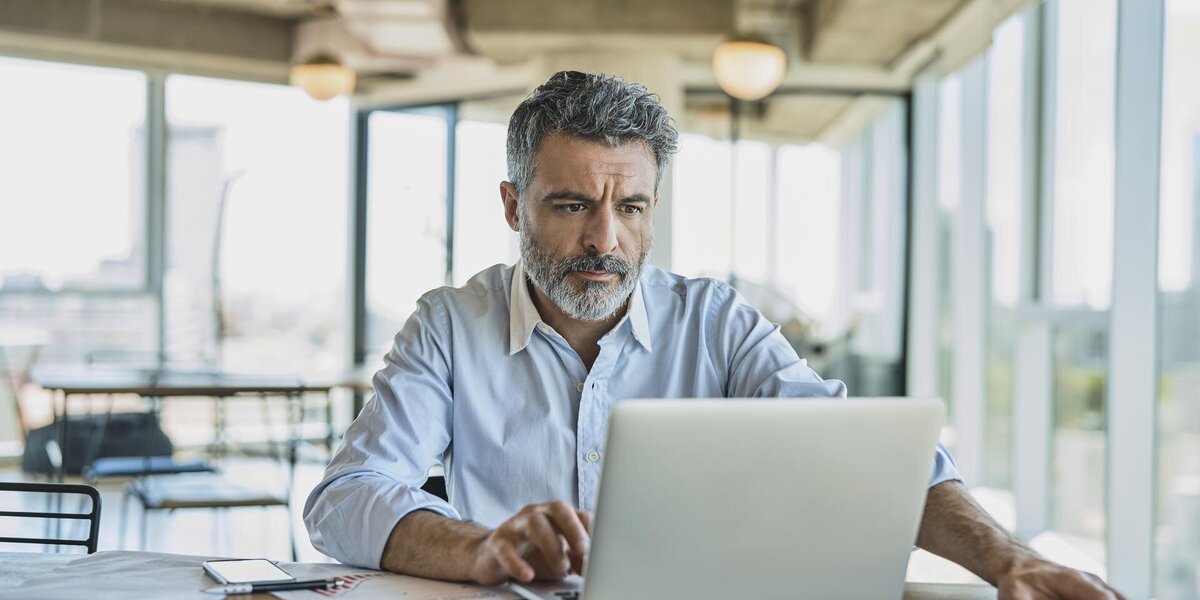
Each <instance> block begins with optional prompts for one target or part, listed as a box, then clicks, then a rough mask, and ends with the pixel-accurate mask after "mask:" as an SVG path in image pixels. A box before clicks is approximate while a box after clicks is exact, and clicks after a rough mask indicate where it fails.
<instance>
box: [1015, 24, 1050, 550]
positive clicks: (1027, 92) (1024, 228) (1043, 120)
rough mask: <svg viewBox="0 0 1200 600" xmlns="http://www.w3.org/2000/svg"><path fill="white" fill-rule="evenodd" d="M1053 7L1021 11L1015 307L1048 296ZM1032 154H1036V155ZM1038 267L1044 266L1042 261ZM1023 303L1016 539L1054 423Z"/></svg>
mask: <svg viewBox="0 0 1200 600" xmlns="http://www.w3.org/2000/svg"><path fill="white" fill-rule="evenodd" d="M1052 10H1053V9H1052V8H1051V7H1050V6H1048V5H1044V4H1043V5H1040V6H1038V7H1036V8H1034V9H1032V10H1029V11H1027V12H1026V13H1025V15H1024V17H1023V18H1024V20H1025V39H1024V42H1025V44H1024V45H1025V48H1024V57H1023V66H1022V71H1023V73H1022V79H1023V83H1024V89H1023V90H1022V99H1021V118H1022V122H1021V152H1022V155H1023V162H1022V169H1021V178H1022V182H1021V199H1020V205H1021V244H1020V259H1019V264H1020V272H1019V275H1018V291H1017V299H1018V302H1019V303H1020V304H1021V306H1022V307H1035V306H1039V305H1041V303H1042V302H1043V301H1044V300H1045V299H1046V298H1045V296H1047V295H1048V292H1047V290H1049V281H1048V280H1047V279H1046V277H1047V276H1048V275H1049V272H1048V271H1047V270H1046V269H1047V268H1048V266H1049V264H1050V263H1049V261H1044V262H1039V259H1040V258H1041V257H1042V253H1043V251H1048V250H1049V249H1050V247H1051V245H1050V244H1049V243H1043V242H1048V240H1049V238H1045V237H1043V232H1044V229H1043V224H1045V226H1046V227H1048V226H1049V224H1050V223H1052V222H1053V219H1051V218H1049V216H1050V213H1049V212H1045V211H1044V210H1043V208H1044V206H1045V205H1047V204H1048V203H1049V199H1050V197H1049V194H1050V193H1051V192H1052V191H1053V188H1054V186H1053V181H1052V180H1051V178H1050V177H1048V176H1046V175H1047V174H1049V173H1052V172H1053V170H1052V167H1053V165H1052V164H1048V163H1052V161H1053V153H1052V152H1047V151H1046V149H1047V148H1048V147H1050V148H1052V147H1053V146H1052V144H1053V143H1054V142H1053V135H1051V133H1052V132H1051V131H1050V128H1049V127H1048V124H1049V123H1050V122H1051V121H1052V119H1049V118H1047V117H1046V116H1045V111H1046V108H1047V107H1052V106H1053V102H1052V98H1050V97H1048V95H1049V94H1052V93H1053V88H1054V86H1053V85H1052V82H1051V81H1050V80H1048V79H1047V75H1048V69H1051V68H1052V67H1051V66H1049V65H1047V62H1048V61H1047V56H1048V53H1047V51H1046V46H1047V45H1049V44H1050V43H1051V42H1050V41H1049V40H1048V39H1047V35H1046V31H1047V30H1048V28H1049V27H1050V26H1051V25H1052V23H1050V22H1049V21H1050V19H1049V18H1048V17H1047V13H1049V12H1050V11H1052ZM1039 159H1040V160H1039ZM1043 265H1045V268H1044V267H1043ZM1027 312H1028V309H1023V310H1021V311H1020V312H1019V314H1018V316H1019V317H1020V324H1019V325H1018V327H1017V339H1016V344H1015V345H1014V348H1013V350H1014V355H1013V367H1014V369H1013V399H1012V403H1013V434H1012V435H1013V439H1012V473H1013V477H1012V485H1013V490H1012V491H1013V504H1014V508H1015V513H1016V519H1017V522H1016V533H1017V536H1018V537H1021V538H1023V539H1025V540H1030V539H1032V538H1033V537H1034V536H1036V535H1037V534H1039V533H1041V532H1043V531H1045V530H1046V528H1047V527H1049V525H1050V477H1051V475H1050V473H1051V471H1050V466H1051V465H1050V459H1051V439H1052V430H1053V427H1054V410H1053V408H1054V389H1053V381H1054V353H1053V352H1052V344H1053V335H1052V333H1053V332H1052V329H1051V326H1050V323H1048V322H1046V321H1039V320H1029V319H1027V318H1026V316H1027Z"/></svg>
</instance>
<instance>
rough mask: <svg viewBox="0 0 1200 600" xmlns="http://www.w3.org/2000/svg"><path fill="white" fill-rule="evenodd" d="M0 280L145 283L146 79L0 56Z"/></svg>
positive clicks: (42, 286) (60, 285)
mask: <svg viewBox="0 0 1200 600" xmlns="http://www.w3.org/2000/svg"><path fill="white" fill-rule="evenodd" d="M0 89H3V90H5V91H4V94H3V97H2V98H0V132H3V134H2V135H0V289H2V290H4V291H14V290H15V291H57V290H72V289H73V290H97V289H114V288H123V289H140V288H143V287H144V282H145V263H146V260H145V252H146V244H145V231H146V221H145V212H144V204H145V203H144V198H145V185H144V180H145V169H144V162H145V160H144V156H145V131H144V122H145V114H146V78H145V76H144V75H143V74H142V73H139V72H136V71H126V70H120V69H104V68H97V67H84V66H76V65H65V64H57V63H45V62H36V61H28V60H17V59H11V58H0Z"/></svg>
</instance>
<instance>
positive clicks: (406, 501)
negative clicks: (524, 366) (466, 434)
mask: <svg viewBox="0 0 1200 600" xmlns="http://www.w3.org/2000/svg"><path fill="white" fill-rule="evenodd" d="M446 321H447V317H446V314H445V311H444V309H443V308H442V307H441V305H440V304H439V303H438V302H437V301H436V299H434V300H431V299H430V297H429V295H427V296H425V297H423V298H422V299H421V300H420V301H419V302H418V306H417V310H416V312H414V313H413V315H412V316H411V317H410V318H409V320H408V322H407V323H406V324H405V325H404V327H403V328H402V329H401V330H400V332H399V333H398V334H396V338H395V343H394V344H393V346H392V349H391V350H390V351H389V352H388V354H387V355H386V356H385V357H384V368H383V369H382V370H380V371H379V372H378V373H376V374H375V377H374V379H373V380H372V384H373V387H374V392H375V393H374V396H373V397H372V398H371V399H370V401H368V402H367V404H366V406H364V408H363V411H362V413H360V414H359V415H358V417H357V418H356V419H355V420H354V422H353V423H351V424H350V427H349V428H348V429H347V430H346V436H345V439H344V441H343V443H342V445H341V446H340V447H339V448H338V450H337V452H336V453H335V454H334V456H333V459H332V460H331V461H330V463H329V466H328V468H326V470H325V476H324V478H323V479H322V480H321V482H320V483H319V484H318V485H317V487H316V488H315V489H313V491H312V493H310V494H309V496H308V501H307V502H306V503H305V505H304V524H305V526H306V527H307V528H308V533H309V537H310V538H311V540H312V544H313V546H314V547H315V548H316V549H317V550H320V551H321V552H322V553H324V554H326V555H328V556H330V557H332V558H334V559H337V560H338V561H340V562H343V563H346V564H350V565H355V566H360V567H369V568H375V569H377V568H379V562H380V558H381V556H382V554H383V549H384V546H385V545H386V544H387V540H388V537H389V535H390V534H391V531H392V529H393V528H394V527H395V525H396V523H397V522H398V521H399V520H400V519H401V518H402V517H404V516H405V515H407V514H408V513H410V512H412V511H414V510H430V511H433V512H436V513H439V514H441V515H444V516H446V517H449V518H453V519H457V518H460V517H459V514H458V512H457V511H456V510H455V509H454V507H452V506H451V505H450V504H448V503H446V502H445V501H443V500H442V499H440V498H438V497H437V496H434V495H432V494H429V493H426V492H424V491H422V490H421V486H422V485H424V483H425V480H426V479H427V477H428V473H429V469H430V468H431V467H433V466H434V465H436V464H441V463H442V461H443V458H444V455H445V453H446V450H447V448H448V447H449V444H450V435H451V415H452V401H453V399H452V394H451V385H450V377H451V365H450V363H449V358H448V357H449V352H448V351H447V348H446V347H445V345H444V343H443V340H444V339H446V337H445V336H446V332H447V331H448V323H447V322H446Z"/></svg>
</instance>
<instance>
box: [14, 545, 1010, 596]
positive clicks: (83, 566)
mask: <svg viewBox="0 0 1200 600" xmlns="http://www.w3.org/2000/svg"><path fill="white" fill-rule="evenodd" d="M208 558H209V557H203V556H184V555H180V554H159V553H155V552H97V553H96V554H92V555H65V554H27V553H0V599H6V600H7V599H9V598H13V599H16V598H26V599H27V598H38V599H39V600H58V599H63V600H67V599H70V600H75V599H78V598H86V599H87V600H110V599H112V600H116V599H118V598H120V599H122V600H124V599H127V598H135V599H141V598H155V599H163V600H175V599H178V600H214V599H216V598H220V596H214V595H212V594H205V593H204V592H202V591H201V590H202V589H203V588H205V587H209V586H211V585H213V583H212V581H211V580H209V579H208V578H207V576H205V575H204V573H203V571H202V570H201V568H200V563H201V562H203V561H205V560H207V559H208ZM280 566H282V567H283V568H284V569H285V570H287V571H288V572H289V573H292V574H293V575H296V576H298V577H332V576H347V575H355V574H357V575H367V576H370V577H371V578H369V579H365V580H364V581H363V582H362V584H361V585H360V586H359V587H358V588H357V589H355V590H353V591H352V592H350V593H348V594H346V595H345V596H344V597H345V598H346V599H347V600H372V599H374V598H398V597H403V598H405V600H427V599H433V598H438V599H442V600H454V599H458V598H461V599H466V598H472V599H482V598H494V599H503V600H510V599H513V598H516V596H515V595H513V594H510V593H508V592H506V591H504V590H501V589H495V588H490V589H489V588H480V587H475V586H469V585H464V584H456V583H444V582H436V581H430V580H427V579H419V578H416V577H405V576H401V575H392V574H378V572H376V571H369V570H365V569H355V568H352V567H346V566H344V565H335V564H328V563H280ZM995 597H996V592H995V590H994V589H992V588H991V587H988V586H984V585H953V584H928V583H925V584H921V583H910V584H907V586H906V588H905V592H904V600H994V599H995ZM237 598H239V599H243V598H244V599H246V600H250V599H252V598H254V599H257V598H262V599H274V596H271V595H266V594H255V595H253V596H250V595H247V596H238V597H237Z"/></svg>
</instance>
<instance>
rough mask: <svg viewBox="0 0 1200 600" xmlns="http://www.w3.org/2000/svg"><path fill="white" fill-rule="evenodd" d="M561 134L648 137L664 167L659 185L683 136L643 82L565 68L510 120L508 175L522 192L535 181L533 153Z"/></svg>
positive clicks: (606, 139) (622, 139)
mask: <svg viewBox="0 0 1200 600" xmlns="http://www.w3.org/2000/svg"><path fill="white" fill-rule="evenodd" d="M555 133H563V134H567V135H571V136H574V137H580V138H583V139H585V140H591V141H596V142H601V143H604V144H606V145H608V146H609V147H616V146H621V145H624V144H627V143H630V142H636V141H642V142H645V143H646V145H647V146H649V147H650V150H651V151H652V152H654V158H655V161H656V162H657V166H658V176H657V178H656V179H655V184H654V185H655V190H657V189H658V184H659V183H661V182H662V176H663V171H664V170H665V169H666V167H667V163H668V162H670V160H671V155H672V154H674V153H675V151H676V150H677V149H678V140H679V132H678V131H676V130H675V123H674V121H672V119H671V117H670V116H669V115H667V109H665V108H663V106H662V104H660V103H659V98H658V96H657V95H656V94H652V93H651V92H650V90H647V89H646V87H645V86H643V85H642V84H640V83H631V82H626V81H625V80H623V79H621V78H620V77H617V76H615V75H595V74H591V73H580V72H579V71H559V72H557V73H555V74H554V75H552V76H550V79H549V80H547V81H546V83H543V84H542V85H540V86H538V88H537V89H536V90H534V91H533V93H532V94H530V95H529V97H528V98H526V99H525V100H524V101H523V102H521V104H520V106H518V107H517V110H516V111H514V112H513V115H512V118H511V119H510V120H509V121H508V180H509V181H510V182H512V184H513V185H514V186H516V188H517V193H518V194H519V193H523V192H524V191H525V188H526V187H527V186H528V185H529V183H530V182H531V181H532V180H533V171H534V167H535V165H534V161H533V155H534V153H536V152H537V149H538V146H540V145H541V143H542V139H544V138H545V137H546V136H547V135H550V134H555Z"/></svg>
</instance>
